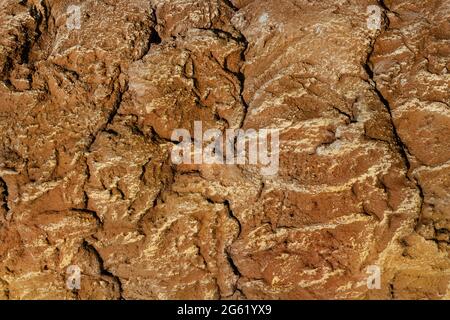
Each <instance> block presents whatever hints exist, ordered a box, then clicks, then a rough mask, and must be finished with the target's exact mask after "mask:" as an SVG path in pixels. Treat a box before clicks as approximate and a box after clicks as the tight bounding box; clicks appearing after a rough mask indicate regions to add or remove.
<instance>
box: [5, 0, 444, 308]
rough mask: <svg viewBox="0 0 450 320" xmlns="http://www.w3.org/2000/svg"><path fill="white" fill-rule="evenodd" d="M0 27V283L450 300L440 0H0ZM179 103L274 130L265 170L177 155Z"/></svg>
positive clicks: (32, 293)
mask: <svg viewBox="0 0 450 320" xmlns="http://www.w3.org/2000/svg"><path fill="white" fill-rule="evenodd" d="M69 5H79V6H80V7H81V12H82V19H81V28H80V29H75V30H69V29H68V28H67V24H66V21H67V19H68V14H67V7H68V6H69ZM369 5H378V6H379V7H380V8H382V14H383V23H382V27H381V30H378V31H372V30H370V29H369V28H368V27H367V7H368V6H369ZM0 24H1V28H0V102H1V103H0V132H1V139H0V299H330V298H338V299H450V259H449V253H450V247H449V241H450V90H449V87H450V74H449V70H450V59H449V58H450V1H448V0H423V1H405V0H391V1H384V2H377V1H370V0H358V1H356V0H324V1H309V0H231V1H229V0H147V1H145V0H115V1H109V0H104V1H95V0H87V1H78V2H77V1H56V0H40V1H39V0H29V1H12V0H0ZM194 121H202V122H203V126H204V127H205V128H206V129H209V128H217V129H219V130H222V131H224V130H226V129H229V128H233V129H237V128H242V129H250V128H253V129H262V128H277V129H279V130H280V143H281V144H280V145H281V149H280V170H279V172H278V175H276V176H273V177H267V176H263V175H261V174H260V171H259V169H258V168H257V167H254V166H249V165H240V166H237V165H235V166H230V165H174V164H173V163H172V161H171V158H170V154H171V149H172V148H173V146H174V141H171V133H172V131H173V130H174V129H177V128H186V129H189V130H192V128H193V123H194ZM71 265H77V266H79V267H80V268H81V270H82V277H81V289H80V290H74V291H73V290H68V289H67V287H66V277H67V274H66V270H67V268H68V266H71ZM370 265H377V266H380V268H381V270H382V281H381V289H379V290H369V289H368V288H367V285H366V279H367V272H366V270H367V267H368V266H370Z"/></svg>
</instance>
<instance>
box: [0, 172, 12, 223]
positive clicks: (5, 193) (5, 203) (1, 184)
mask: <svg viewBox="0 0 450 320" xmlns="http://www.w3.org/2000/svg"><path fill="white" fill-rule="evenodd" d="M0 188H1V189H2V192H1V194H0V197H1V199H0V200H1V201H2V202H3V203H2V207H3V209H5V211H6V216H5V218H6V217H7V216H8V213H9V210H10V208H9V205H8V197H9V193H8V185H7V184H6V182H5V180H3V178H1V177H0Z"/></svg>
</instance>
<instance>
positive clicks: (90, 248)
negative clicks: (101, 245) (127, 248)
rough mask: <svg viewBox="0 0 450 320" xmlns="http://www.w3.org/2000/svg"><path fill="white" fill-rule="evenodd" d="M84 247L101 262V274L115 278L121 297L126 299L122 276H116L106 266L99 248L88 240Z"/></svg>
mask: <svg viewBox="0 0 450 320" xmlns="http://www.w3.org/2000/svg"><path fill="white" fill-rule="evenodd" d="M83 248H84V249H85V250H86V251H88V252H89V253H92V254H93V255H94V256H95V257H96V259H97V260H98V263H99V267H100V274H101V275H103V276H107V277H110V278H112V279H113V281H114V282H116V285H117V287H118V289H119V295H120V299H121V300H124V298H123V287H122V282H121V281H120V278H119V277H117V276H115V275H114V274H112V273H111V272H110V271H109V270H108V269H107V268H105V264H104V261H103V258H102V256H101V255H100V253H99V252H98V251H97V249H95V247H94V246H93V245H91V244H89V243H88V242H87V241H86V240H85V241H84V242H83Z"/></svg>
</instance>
